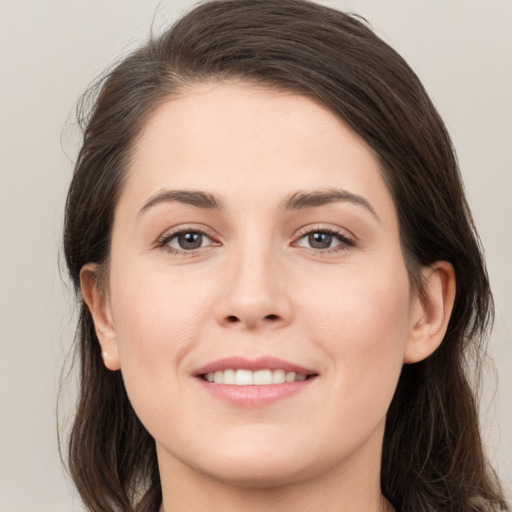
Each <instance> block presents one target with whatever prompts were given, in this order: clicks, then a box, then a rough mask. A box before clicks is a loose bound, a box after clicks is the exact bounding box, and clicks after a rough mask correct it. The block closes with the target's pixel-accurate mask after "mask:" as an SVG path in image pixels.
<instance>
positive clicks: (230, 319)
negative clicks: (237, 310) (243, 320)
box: [228, 315, 239, 324]
mask: <svg viewBox="0 0 512 512" xmlns="http://www.w3.org/2000/svg"><path fill="white" fill-rule="evenodd" d="M238 321H239V320H238V318H237V317H236V316H234V315H230V316H228V322H230V323H232V324H234V323H235V322H238Z"/></svg>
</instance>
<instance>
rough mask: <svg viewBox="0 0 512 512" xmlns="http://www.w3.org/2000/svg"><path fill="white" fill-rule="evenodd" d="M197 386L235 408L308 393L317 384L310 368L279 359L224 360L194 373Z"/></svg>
mask: <svg viewBox="0 0 512 512" xmlns="http://www.w3.org/2000/svg"><path fill="white" fill-rule="evenodd" d="M194 376H195V377H196V382H198V383H200V384H201V385H202V388H203V389H204V390H205V391H206V392H207V393H209V394H210V395H211V396H214V397H217V398H220V399H221V400H223V401H224V402H228V403H230V404H232V405H235V406H241V407H262V406H266V405H269V404H271V403H274V402H276V401H279V400H281V399H284V398H286V397H291V396H293V395H297V394H299V393H304V392H307V389H310V388H311V386H313V387H315V386H314V384H315V382H316V381H317V380H318V377H319V373H318V372H317V371H315V370H313V369H312V368H306V367H304V366H301V365H298V364H296V363H292V362H290V361H286V360H283V359H280V358H275V357H269V356H263V357H259V358H257V359H247V358H244V357H227V358H223V359H219V360H217V361H214V362H211V363H209V364H207V365H205V366H202V367H201V368H198V369H197V370H196V372H194Z"/></svg>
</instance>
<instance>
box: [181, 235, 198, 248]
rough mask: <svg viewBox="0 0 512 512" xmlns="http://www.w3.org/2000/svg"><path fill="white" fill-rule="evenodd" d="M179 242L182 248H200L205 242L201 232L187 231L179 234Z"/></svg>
mask: <svg viewBox="0 0 512 512" xmlns="http://www.w3.org/2000/svg"><path fill="white" fill-rule="evenodd" d="M178 243H179V245H180V247H181V248H182V249H199V247H201V244H202V243H203V235H201V233H185V234H183V235H179V237H178Z"/></svg>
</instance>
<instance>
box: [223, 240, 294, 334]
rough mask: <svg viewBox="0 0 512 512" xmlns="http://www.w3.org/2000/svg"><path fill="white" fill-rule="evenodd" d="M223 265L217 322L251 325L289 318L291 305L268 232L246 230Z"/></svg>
mask: <svg viewBox="0 0 512 512" xmlns="http://www.w3.org/2000/svg"><path fill="white" fill-rule="evenodd" d="M226 267H227V268H226V276H225V277H226V279H225V281H224V286H225V288H224V291H223V294H222V299H221V301H220V303H219V309H218V314H219V321H220V322H221V323H223V324H225V325H237V326H245V327H246V328H249V329H254V328H258V327H263V326H273V327H276V326H282V325H285V324H287V323H288V322H289V321H290V317H291V305H290V303H289V301H288V298H287V294H286V289H285V286H284V282H283V281H284V280H283V277H284V276H283V275H282V273H281V272H280V270H279V269H280V268H281V265H280V264H279V250H278V248H277V247H275V244H273V243H272V239H271V237H270V236H268V233H267V236H259V235H257V234H256V233H255V232H252V233H247V234H246V235H245V236H244V237H243V239H241V240H239V242H238V243H237V244H236V246H235V247H233V250H232V254H231V255H230V257H229V258H228V262H227V265H226ZM280 274H281V275H280Z"/></svg>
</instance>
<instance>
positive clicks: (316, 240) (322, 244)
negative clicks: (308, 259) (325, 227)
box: [309, 233, 332, 249]
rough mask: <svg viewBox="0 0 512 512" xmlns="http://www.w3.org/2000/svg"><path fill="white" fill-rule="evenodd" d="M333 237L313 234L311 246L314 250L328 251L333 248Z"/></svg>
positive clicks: (310, 240)
mask: <svg viewBox="0 0 512 512" xmlns="http://www.w3.org/2000/svg"><path fill="white" fill-rule="evenodd" d="M331 242H332V235H329V234H327V233H313V234H311V235H309V245H311V247H312V248H313V249H328V248H329V247H330V246H331Z"/></svg>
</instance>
